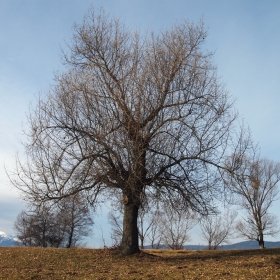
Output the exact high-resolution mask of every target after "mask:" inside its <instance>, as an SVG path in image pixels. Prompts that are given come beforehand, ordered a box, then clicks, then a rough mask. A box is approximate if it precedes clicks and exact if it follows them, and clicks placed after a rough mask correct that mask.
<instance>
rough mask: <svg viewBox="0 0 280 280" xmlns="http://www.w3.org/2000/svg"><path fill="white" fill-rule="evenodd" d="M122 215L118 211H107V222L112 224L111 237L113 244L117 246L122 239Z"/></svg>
mask: <svg viewBox="0 0 280 280" xmlns="http://www.w3.org/2000/svg"><path fill="white" fill-rule="evenodd" d="M122 215H123V214H121V213H120V212H116V211H110V212H109V213H108V220H109V224H110V225H111V226H112V232H111V238H112V240H113V246H114V247H115V246H119V245H120V243H121V240H122V235H123V229H122Z"/></svg>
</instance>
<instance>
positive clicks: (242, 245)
mask: <svg viewBox="0 0 280 280" xmlns="http://www.w3.org/2000/svg"><path fill="white" fill-rule="evenodd" d="M264 246H265V247H266V248H280V241H276V242H273V241H265V242H264ZM151 248H152V246H149V245H148V246H145V249H151ZM159 248H160V249H167V247H166V246H165V245H160V246H159ZM184 248H185V249H187V250H205V249H207V248H208V246H206V245H185V246H184ZM218 249H219V250H233V249H241V250H242V249H259V245H258V242H257V241H251V240H249V241H243V242H239V243H235V244H230V245H222V246H219V248H218Z"/></svg>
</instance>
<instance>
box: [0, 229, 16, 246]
mask: <svg viewBox="0 0 280 280" xmlns="http://www.w3.org/2000/svg"><path fill="white" fill-rule="evenodd" d="M16 241H17V238H16V237H15V236H11V235H7V234H6V233H5V232H3V231H0V247H13V246H16V245H17V244H16Z"/></svg>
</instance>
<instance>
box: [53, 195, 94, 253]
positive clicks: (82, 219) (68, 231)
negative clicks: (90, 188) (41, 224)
mask: <svg viewBox="0 0 280 280" xmlns="http://www.w3.org/2000/svg"><path fill="white" fill-rule="evenodd" d="M59 208H60V209H59V211H58V213H57V221H58V224H59V223H62V226H63V231H64V234H65V237H64V240H65V245H64V246H65V247H66V248H72V247H76V246H77V245H78V242H81V240H82V239H83V238H84V237H86V236H89V235H90V233H91V227H92V226H93V224H94V223H93V219H92V217H91V214H92V213H91V211H90V208H89V205H88V203H87V201H86V198H85V197H83V196H82V194H79V193H77V194H76V195H72V196H69V197H67V198H65V199H63V200H62V201H61V202H60V203H59Z"/></svg>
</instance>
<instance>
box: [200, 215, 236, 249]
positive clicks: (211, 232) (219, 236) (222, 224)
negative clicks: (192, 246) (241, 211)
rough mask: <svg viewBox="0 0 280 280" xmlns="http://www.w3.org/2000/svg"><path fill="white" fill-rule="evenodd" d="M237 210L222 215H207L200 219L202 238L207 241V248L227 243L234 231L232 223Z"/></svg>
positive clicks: (215, 247)
mask: <svg viewBox="0 0 280 280" xmlns="http://www.w3.org/2000/svg"><path fill="white" fill-rule="evenodd" d="M236 216H237V212H234V211H231V212H226V213H224V215H219V214H216V215H208V216H205V217H202V219H201V220H200V227H201V233H202V238H203V239H204V240H205V241H207V242H208V249H209V250H216V249H217V248H218V246H220V245H221V244H222V243H228V241H229V238H231V237H232V234H233V233H234V227H233V223H234V220H235V218H236Z"/></svg>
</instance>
